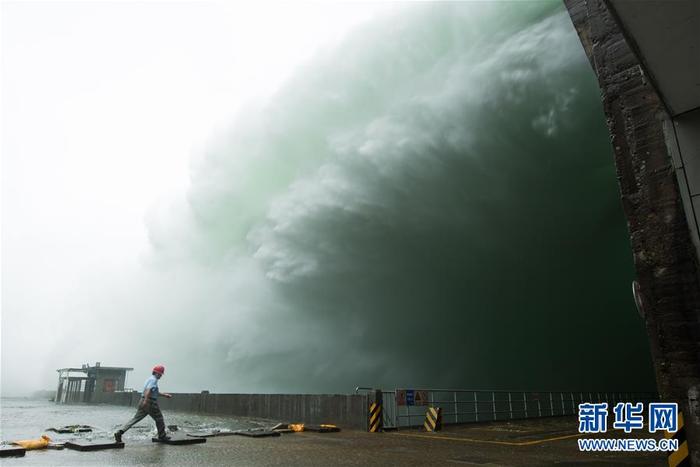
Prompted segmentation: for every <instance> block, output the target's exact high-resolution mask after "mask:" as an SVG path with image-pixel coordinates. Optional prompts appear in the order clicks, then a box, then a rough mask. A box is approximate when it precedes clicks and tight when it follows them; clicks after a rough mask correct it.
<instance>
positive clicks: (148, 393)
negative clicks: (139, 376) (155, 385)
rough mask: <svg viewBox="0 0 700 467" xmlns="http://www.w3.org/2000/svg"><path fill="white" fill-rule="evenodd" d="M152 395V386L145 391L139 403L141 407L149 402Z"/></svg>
mask: <svg viewBox="0 0 700 467" xmlns="http://www.w3.org/2000/svg"><path fill="white" fill-rule="evenodd" d="M150 396H151V388H148V389H146V390H145V391H144V392H143V399H141V403H140V404H139V407H146V404H148V401H149V400H150V399H149V397H150Z"/></svg>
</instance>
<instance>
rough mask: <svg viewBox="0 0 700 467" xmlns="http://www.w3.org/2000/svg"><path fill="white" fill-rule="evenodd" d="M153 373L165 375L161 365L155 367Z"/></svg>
mask: <svg viewBox="0 0 700 467" xmlns="http://www.w3.org/2000/svg"><path fill="white" fill-rule="evenodd" d="M153 373H158V374H159V375H161V376H162V375H163V373H165V367H164V366H163V365H156V366H154V367H153Z"/></svg>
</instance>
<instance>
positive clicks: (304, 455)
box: [0, 417, 666, 467]
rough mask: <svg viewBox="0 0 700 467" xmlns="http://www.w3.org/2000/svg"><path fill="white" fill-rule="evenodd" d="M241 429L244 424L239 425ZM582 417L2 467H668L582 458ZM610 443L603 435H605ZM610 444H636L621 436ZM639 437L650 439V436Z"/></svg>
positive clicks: (224, 441)
mask: <svg viewBox="0 0 700 467" xmlns="http://www.w3.org/2000/svg"><path fill="white" fill-rule="evenodd" d="M239 423H240V422H239ZM578 437H579V435H578V433H576V419H575V418H570V417H566V418H549V419H539V420H524V421H513V422H508V423H505V422H500V423H484V424H471V425H464V426H459V427H455V426H451V427H446V428H445V429H444V430H443V431H441V432H439V433H436V434H433V433H425V432H423V431H419V430H401V431H399V432H387V433H365V432H360V431H348V430H343V431H342V432H340V433H323V434H322V433H309V432H305V433H288V434H283V435H282V436H280V437H277V438H246V437H241V436H226V437H218V438H208V440H207V443H206V444H200V445H192V446H167V445H160V444H154V443H151V442H150V441H147V440H143V439H135V438H134V439H126V440H125V441H126V443H127V445H126V447H125V448H124V449H119V450H109V451H100V452H77V451H69V450H63V451H42V452H28V453H27V455H26V457H24V458H17V459H3V460H2V461H1V462H0V463H1V464H2V465H8V466H15V465H18V466H19V465H32V466H35V465H51V466H53V465H56V466H64V465H65V466H73V465H106V466H111V465H114V466H118V465H168V466H184V465H188V466H191V465H212V466H218V465H227V466H277V465H279V466H286V467H289V466H294V465H340V466H363V465H376V466H388V465H401V466H434V465H475V466H494V465H498V466H510V465H512V466H538V465H542V466H544V465H575V466H603V465H610V466H620V465H640V466H641V465H644V466H653V465H659V466H661V465H666V457H665V454H663V453H582V452H579V451H578V445H577V442H576V439H577V438H578ZM601 437H603V436H601ZM604 437H606V438H625V437H628V436H626V435H625V434H624V433H622V432H620V431H614V432H608V433H607V434H606V435H604ZM638 437H644V438H647V437H650V435H649V434H648V433H644V432H642V433H641V434H640V435H639V436H638Z"/></svg>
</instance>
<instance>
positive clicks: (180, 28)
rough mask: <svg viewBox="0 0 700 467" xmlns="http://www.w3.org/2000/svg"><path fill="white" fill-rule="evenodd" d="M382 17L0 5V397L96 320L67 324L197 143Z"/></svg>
mask: <svg viewBox="0 0 700 467" xmlns="http://www.w3.org/2000/svg"><path fill="white" fill-rule="evenodd" d="M383 8H386V6H381V5H374V4H370V3H354V4H341V3H328V2H326V3H308V2H307V3H289V2H286V3H269V2H219V3H217V2H176V3H165V2H150V3H149V2H138V3H136V2H122V3H117V2H73V3H63V2H51V3H38V2H4V1H3V3H2V377H3V381H2V388H3V394H12V393H14V392H18V391H25V390H28V389H34V388H36V387H45V386H46V385H47V384H48V385H49V387H50V386H51V385H52V384H53V379H54V373H53V372H52V371H51V370H52V369H53V368H52V367H50V365H47V366H49V368H41V371H40V372H37V371H31V372H25V371H23V369H22V368H24V364H23V363H22V364H20V363H19V362H20V361H26V359H27V358H30V359H31V360H37V359H39V360H43V361H47V358H48V354H49V353H52V354H53V353H55V352H57V351H59V352H60V351H61V350H62V349H66V348H69V347H70V346H71V337H70V335H71V330H73V329H75V330H78V331H79V332H86V331H90V330H92V329H93V328H92V327H90V326H93V325H96V326H99V322H100V321H99V320H97V321H96V322H95V323H93V324H91V325H90V326H83V327H79V326H77V325H78V321H85V313H86V311H85V310H86V309H89V308H90V306H91V304H90V303H86V300H89V298H87V297H88V295H89V293H88V292H90V293H95V287H98V288H102V287H104V288H108V284H109V283H110V282H111V281H112V280H114V279H115V278H118V277H120V275H128V274H132V273H133V271H134V270H135V268H139V267H140V266H139V265H140V261H141V256H142V255H143V254H144V253H145V252H146V250H147V249H148V247H149V246H148V238H147V231H146V228H145V226H144V217H145V216H146V214H147V212H148V211H149V209H152V207H153V206H154V205H157V204H158V203H159V202H160V200H162V199H168V198H169V197H172V196H177V193H184V192H185V191H186V189H187V187H188V184H189V173H190V172H189V161H190V158H191V157H192V156H193V155H196V154H198V153H199V152H201V150H202V149H201V148H202V147H203V146H205V145H206V144H207V142H208V141H209V140H210V139H211V137H212V135H213V134H216V133H217V131H222V129H223V128H225V127H226V126H227V125H228V124H230V123H231V120H232V119H233V118H234V115H235V114H236V113H237V112H239V111H240V110H241V109H242V108H243V106H245V105H246V104H247V103H249V102H251V101H260V100H261V99H264V98H265V97H266V96H269V95H271V94H272V93H274V91H275V90H276V89H278V88H279V86H280V85H281V84H282V83H283V82H284V80H285V78H287V77H288V76H289V75H290V74H291V73H292V72H293V70H294V69H295V68H296V67H297V66H298V65H299V64H301V63H304V62H305V61H307V60H308V59H310V58H311V57H312V56H313V55H314V53H315V52H316V51H317V50H318V49H319V48H325V47H330V46H332V44H333V43H335V42H337V41H338V40H339V39H340V38H342V36H343V35H344V34H345V33H346V32H347V31H348V30H350V29H351V28H352V27H353V26H354V25H357V24H358V23H362V22H363V21H366V20H367V19H369V18H370V17H372V16H374V15H376V14H377V12H378V11H379V10H381V9H383ZM78 310H79V311H78ZM93 312H94V313H96V314H98V315H99V310H93ZM67 355H68V354H67ZM86 355H89V352H88V353H86ZM59 361H63V360H62V359H61V358H60V356H57V355H51V357H50V362H51V365H52V364H54V362H59ZM81 363H85V362H82V361H72V360H71V361H68V360H65V361H63V363H62V364H63V365H79V364H81ZM106 363H112V364H119V363H128V362H106ZM136 363H137V364H138V363H140V362H136ZM144 365H145V364H144ZM49 382H50V384H49Z"/></svg>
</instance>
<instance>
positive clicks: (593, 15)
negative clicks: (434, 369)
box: [564, 0, 700, 466]
mask: <svg viewBox="0 0 700 467" xmlns="http://www.w3.org/2000/svg"><path fill="white" fill-rule="evenodd" d="M564 3H565V4H566V6H567V8H568V10H569V14H570V16H571V19H572V22H573V24H574V26H575V28H576V31H577V33H578V35H579V37H580V39H581V43H582V44H583V48H584V49H585V51H586V54H587V55H588V58H589V61H590V63H591V66H592V67H593V70H594V71H595V74H596V76H597V77H598V84H599V86H600V89H601V94H602V101H603V109H604V112H605V116H606V118H607V124H608V129H609V131H610V138H611V143H612V146H613V151H614V157H615V166H616V168H617V177H618V183H619V187H620V195H621V201H622V205H623V209H624V212H625V217H626V218H627V225H628V228H629V234H630V241H631V246H632V252H633V254H634V263H635V269H636V272H637V282H638V283H639V285H640V294H639V296H640V297H641V300H640V301H641V303H642V307H641V308H642V310H641V314H642V315H643V319H644V321H645V325H646V329H647V335H648V337H649V346H650V349H651V353H652V358H653V361H654V368H655V372H656V381H657V385H658V389H659V394H660V396H661V399H662V400H664V401H669V402H677V403H678V405H679V408H680V409H681V410H682V411H683V414H684V417H685V419H686V434H687V443H688V448H689V450H690V452H691V457H692V459H693V465H695V466H700V274H699V270H700V267H699V265H698V257H697V255H696V250H695V247H694V245H693V243H692V237H691V227H692V223H690V222H691V221H692V219H691V220H690V221H689V220H688V218H687V215H686V211H685V210H684V206H683V201H682V195H681V190H680V187H679V181H678V179H677V177H676V171H675V170H674V166H673V158H672V155H671V153H670V151H669V147H668V146H667V143H666V134H665V132H664V128H665V127H670V126H671V124H670V115H669V114H668V111H667V108H668V107H669V106H668V105H664V102H663V101H662V99H661V96H660V95H659V92H658V90H657V89H655V88H654V86H653V82H652V81H651V80H650V79H649V77H648V74H647V73H646V72H645V71H644V70H645V66H644V60H643V58H644V57H640V56H638V55H637V52H636V51H635V47H634V46H633V45H634V43H633V41H632V39H630V34H631V33H633V32H634V31H625V30H623V27H622V25H621V24H620V23H619V21H618V18H617V15H616V14H615V12H614V10H613V9H611V8H610V3H609V2H607V1H605V0H564ZM697 3H698V2H693V3H692V4H689V3H688V2H685V1H682V2H666V3H664V5H665V7H664V8H670V9H675V8H678V7H679V6H680V7H681V8H680V12H679V14H680V15H681V16H683V17H686V20H688V21H696V19H697V18H694V17H692V12H693V11H696V10H697V8H696V6H697ZM641 4H645V6H640V5H641ZM615 5H617V6H619V7H623V8H622V10H620V11H622V12H623V13H624V16H625V17H627V18H631V15H632V13H633V12H634V13H635V14H636V15H643V14H648V15H650V17H649V18H647V20H646V22H645V23H644V24H647V26H642V28H644V27H646V28H655V27H661V25H662V24H663V22H662V21H661V17H660V16H659V15H658V14H657V13H656V12H655V11H654V10H650V9H649V6H650V5H646V2H615ZM686 5H687V6H688V8H686ZM689 15H690V16H689ZM672 23H673V22H671V23H670V24H672ZM635 24H642V23H641V22H640V18H637V19H636V20H635ZM657 33H658V34H666V32H662V31H657ZM638 34H639V33H638V32H637V34H636V35H638ZM698 37H699V36H698V33H697V31H695V30H694V31H692V34H690V35H689V36H688V37H687V38H686V43H687V45H688V46H689V47H691V48H692V47H693V44H695V43H696V42H697V40H698ZM640 38H641V37H640ZM676 41H677V39H676ZM664 54H666V57H667V58H671V57H674V56H676V55H675V54H671V53H669V52H667V51H664ZM680 56H683V54H681V55H679V57H680ZM680 69H682V70H685V68H684V67H681V68H680ZM679 72H684V73H690V74H693V73H694V72H692V71H690V70H686V71H679ZM693 80H694V78H692V77H691V82H694V81H693ZM691 101H692V99H691ZM690 105H691V107H692V105H694V104H690ZM690 212H692V209H691V210H690ZM640 358H646V356H640Z"/></svg>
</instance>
